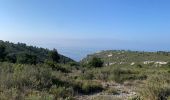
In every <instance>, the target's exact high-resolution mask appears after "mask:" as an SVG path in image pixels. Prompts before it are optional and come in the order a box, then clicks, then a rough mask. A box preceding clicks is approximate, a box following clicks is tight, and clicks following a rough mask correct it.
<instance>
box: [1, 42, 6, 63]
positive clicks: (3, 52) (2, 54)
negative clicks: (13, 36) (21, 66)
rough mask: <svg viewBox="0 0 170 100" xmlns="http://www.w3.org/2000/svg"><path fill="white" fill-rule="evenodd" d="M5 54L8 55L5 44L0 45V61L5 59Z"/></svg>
mask: <svg viewBox="0 0 170 100" xmlns="http://www.w3.org/2000/svg"><path fill="white" fill-rule="evenodd" d="M5 56H6V53H5V46H4V45H0V61H4V59H5Z"/></svg>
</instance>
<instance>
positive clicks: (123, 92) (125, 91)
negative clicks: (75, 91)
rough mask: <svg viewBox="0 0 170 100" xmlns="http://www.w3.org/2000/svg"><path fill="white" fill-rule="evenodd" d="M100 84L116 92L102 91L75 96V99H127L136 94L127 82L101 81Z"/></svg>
mask: <svg viewBox="0 0 170 100" xmlns="http://www.w3.org/2000/svg"><path fill="white" fill-rule="evenodd" d="M102 85H103V87H104V88H107V89H114V90H116V93H107V92H106V91H102V92H99V93H96V94H92V95H81V96H77V97H76V98H77V100H128V99H129V98H132V97H134V96H136V95H137V94H136V92H135V88H134V87H132V86H131V85H130V84H129V83H124V84H118V83H115V82H102Z"/></svg>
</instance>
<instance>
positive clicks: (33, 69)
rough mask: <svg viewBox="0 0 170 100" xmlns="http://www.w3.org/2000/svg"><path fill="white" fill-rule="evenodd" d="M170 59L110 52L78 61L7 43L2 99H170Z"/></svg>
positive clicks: (0, 76) (1, 61) (0, 73)
mask: <svg viewBox="0 0 170 100" xmlns="http://www.w3.org/2000/svg"><path fill="white" fill-rule="evenodd" d="M13 57H14V58H13ZM15 57H16V58H15ZM15 59H16V60H17V61H15V62H13V60H15ZM23 59H25V60H24V63H22V62H21V63H20V60H21V61H23ZM37 59H38V62H36V63H34V61H36V60H37ZM11 61H12V62H11ZM169 61H170V53H169V52H163V51H159V52H139V51H124V50H108V51H101V52H97V53H95V54H91V55H88V56H87V57H86V58H84V59H83V60H82V61H81V62H80V63H78V62H74V61H73V60H72V59H70V58H68V57H65V56H63V55H61V54H58V52H57V50H55V49H54V50H48V49H43V48H38V47H33V46H27V45H26V44H23V43H18V44H14V43H10V42H4V41H1V42H0V84H1V85H0V91H1V93H0V100H170V87H169V86H170V79H169V76H170V64H169ZM28 62H30V63H28ZM67 62H68V63H67Z"/></svg>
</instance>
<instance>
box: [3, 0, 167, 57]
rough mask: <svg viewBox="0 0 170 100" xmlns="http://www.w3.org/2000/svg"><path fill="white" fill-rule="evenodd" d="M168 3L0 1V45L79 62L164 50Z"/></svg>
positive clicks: (129, 0)
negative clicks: (99, 55) (105, 54)
mask: <svg viewBox="0 0 170 100" xmlns="http://www.w3.org/2000/svg"><path fill="white" fill-rule="evenodd" d="M169 5H170V1H169V0H1V1H0V39H1V40H6V41H12V42H25V43H28V44H32V45H37V46H43V47H46V48H57V49H58V50H59V51H60V52H61V53H63V54H65V55H67V56H71V57H72V58H74V59H76V60H79V59H80V58H82V57H83V56H85V55H86V54H88V53H92V52H95V51H98V50H105V49H130V50H148V51H153V50H170V46H169V45H170V41H169V37H170V6H169Z"/></svg>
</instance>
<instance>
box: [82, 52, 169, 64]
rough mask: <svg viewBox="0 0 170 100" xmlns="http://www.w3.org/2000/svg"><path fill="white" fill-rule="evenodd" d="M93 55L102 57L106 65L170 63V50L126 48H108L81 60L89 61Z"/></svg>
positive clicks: (83, 61)
mask: <svg viewBox="0 0 170 100" xmlns="http://www.w3.org/2000/svg"><path fill="white" fill-rule="evenodd" d="M93 57H99V58H101V59H102V60H103V61H104V63H105V65H108V64H111V65H114V64H115V65H118V64H132V63H134V64H135V63H140V64H146V63H161V62H162V63H163V62H164V63H168V62H169V61H170V52H165V51H158V52H142V51H126V50H108V51H101V52H98V53H94V54H91V55H88V56H87V57H86V58H84V59H83V60H82V61H81V62H82V63H87V62H88V61H89V60H90V59H92V58H93Z"/></svg>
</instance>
